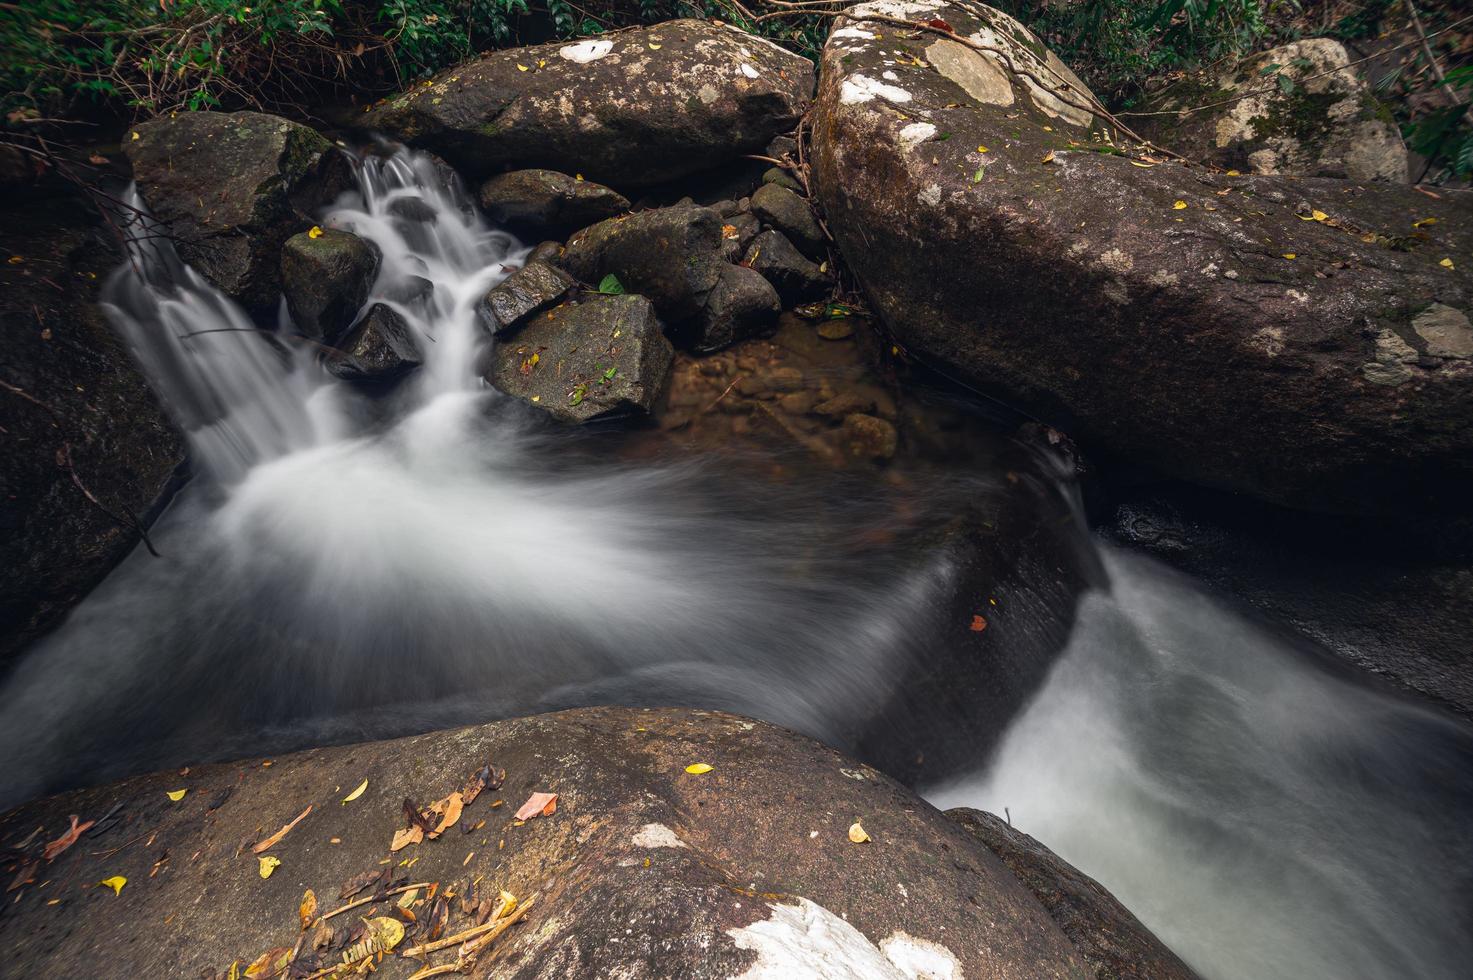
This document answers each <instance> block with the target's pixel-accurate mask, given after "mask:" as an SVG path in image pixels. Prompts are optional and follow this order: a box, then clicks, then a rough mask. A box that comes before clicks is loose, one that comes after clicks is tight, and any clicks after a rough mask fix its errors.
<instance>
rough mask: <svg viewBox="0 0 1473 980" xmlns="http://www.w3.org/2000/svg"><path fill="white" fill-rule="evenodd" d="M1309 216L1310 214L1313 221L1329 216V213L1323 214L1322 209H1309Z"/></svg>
mask: <svg viewBox="0 0 1473 980" xmlns="http://www.w3.org/2000/svg"><path fill="white" fill-rule="evenodd" d="M1309 216H1310V218H1311V219H1313V220H1315V221H1324V220H1325V219H1326V218H1328V217H1329V215H1328V214H1325V212H1323V211H1311V212H1310V213H1309Z"/></svg>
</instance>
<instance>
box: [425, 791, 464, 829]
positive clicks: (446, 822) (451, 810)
mask: <svg viewBox="0 0 1473 980" xmlns="http://www.w3.org/2000/svg"><path fill="white" fill-rule="evenodd" d="M463 806H464V804H463V803H462V802H461V798H460V794H459V793H451V794H450V795H449V796H447V797H445V798H444V799H443V800H440V801H439V802H437V803H436V804H435V805H434V806H433V807H431V809H433V810H434V811H435V812H436V813H438V814H440V822H439V823H437V824H435V829H434V830H432V831H430V840H434V839H435V838H436V837H439V836H440V835H441V834H443V833H444V832H445V831H446V830H448V829H449V828H451V827H454V826H455V822H456V821H457V820H459V819H460V811H461V808H462V807H463Z"/></svg>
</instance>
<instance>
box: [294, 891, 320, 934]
mask: <svg viewBox="0 0 1473 980" xmlns="http://www.w3.org/2000/svg"><path fill="white" fill-rule="evenodd" d="M297 917H298V918H300V919H301V920H302V928H303V929H306V928H307V927H309V926H311V925H312V920H313V919H316V918H317V893H316V892H314V891H313V890H312V889H310V888H309V889H307V890H306V891H305V892H303V893H302V902H301V904H300V905H298V906H297Z"/></svg>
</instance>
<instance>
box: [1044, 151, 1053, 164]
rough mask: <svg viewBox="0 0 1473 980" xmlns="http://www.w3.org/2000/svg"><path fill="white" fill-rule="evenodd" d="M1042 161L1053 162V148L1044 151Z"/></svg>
mask: <svg viewBox="0 0 1473 980" xmlns="http://www.w3.org/2000/svg"><path fill="white" fill-rule="evenodd" d="M1043 162H1044V163H1053V162H1054V151H1053V150H1049V151H1048V152H1047V153H1045V154H1044V155H1043Z"/></svg>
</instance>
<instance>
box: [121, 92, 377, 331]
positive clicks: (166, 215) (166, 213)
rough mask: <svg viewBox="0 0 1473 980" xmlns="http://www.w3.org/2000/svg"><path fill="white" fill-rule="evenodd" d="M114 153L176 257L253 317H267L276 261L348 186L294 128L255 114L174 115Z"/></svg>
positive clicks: (314, 137)
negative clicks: (124, 160)
mask: <svg viewBox="0 0 1473 980" xmlns="http://www.w3.org/2000/svg"><path fill="white" fill-rule="evenodd" d="M133 132H134V133H136V138H131V137H129V138H125V140H124V142H123V149H124V151H125V152H126V153H127V155H128V160H129V161H130V162H131V163H132V165H133V176H134V179H136V180H137V181H138V190H139V192H140V193H141V194H142V195H143V199H144V201H146V202H147V203H148V206H149V208H150V209H151V210H152V211H153V214H154V217H156V218H158V219H159V220H160V221H162V222H163V223H164V224H165V225H166V226H167V227H168V229H169V232H170V234H171V235H173V236H174V239H175V244H176V246H177V248H178V250H179V255H180V257H181V258H182V259H184V261H185V262H187V263H189V264H190V265H192V266H193V267H194V268H195V269H197V270H199V271H200V272H201V273H202V274H203V275H204V276H205V277H206V278H208V279H209V280H210V281H211V282H213V283H214V284H215V285H217V286H219V287H220V289H221V290H223V291H224V292H225V293H226V294H228V295H229V296H230V297H231V298H232V299H234V300H236V301H237V302H239V303H241V304H242V305H243V306H245V307H246V308H247V309H249V310H251V311H252V312H255V313H258V314H259V313H265V314H271V313H274V312H275V311H276V304H277V298H278V296H279V294H280V290H281V287H280V281H281V280H280V275H279V271H280V252H281V246H282V243H283V242H285V241H286V239H287V238H288V237H290V236H291V234H292V233H293V232H296V231H300V230H304V229H305V228H306V227H307V225H309V224H311V221H312V217H313V215H314V214H315V213H316V212H317V211H318V210H319V209H320V208H322V207H324V206H326V205H327V204H330V203H331V202H332V200H333V198H334V197H335V196H336V195H337V194H338V193H339V192H340V191H342V190H344V189H346V188H347V187H349V186H351V183H352V180H351V174H350V172H349V167H348V164H347V161H346V160H345V159H344V158H343V157H342V156H341V155H340V154H339V153H337V152H336V151H335V150H334V149H333V147H332V144H331V143H329V142H328V141H327V140H326V139H324V138H323V137H322V136H320V135H318V134H317V133H316V132H315V131H313V130H311V129H309V128H307V127H306V126H302V125H300V124H298V123H293V122H288V121H287V120H285V119H281V118H278V117H277V116H268V115H263V114H262V113H259V112H231V113H224V112H181V113H178V114H177V115H171V116H159V117H157V118H154V119H151V120H149V121H148V122H146V123H143V124H141V125H140V126H138V128H137V129H136V130H134V131H133Z"/></svg>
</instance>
